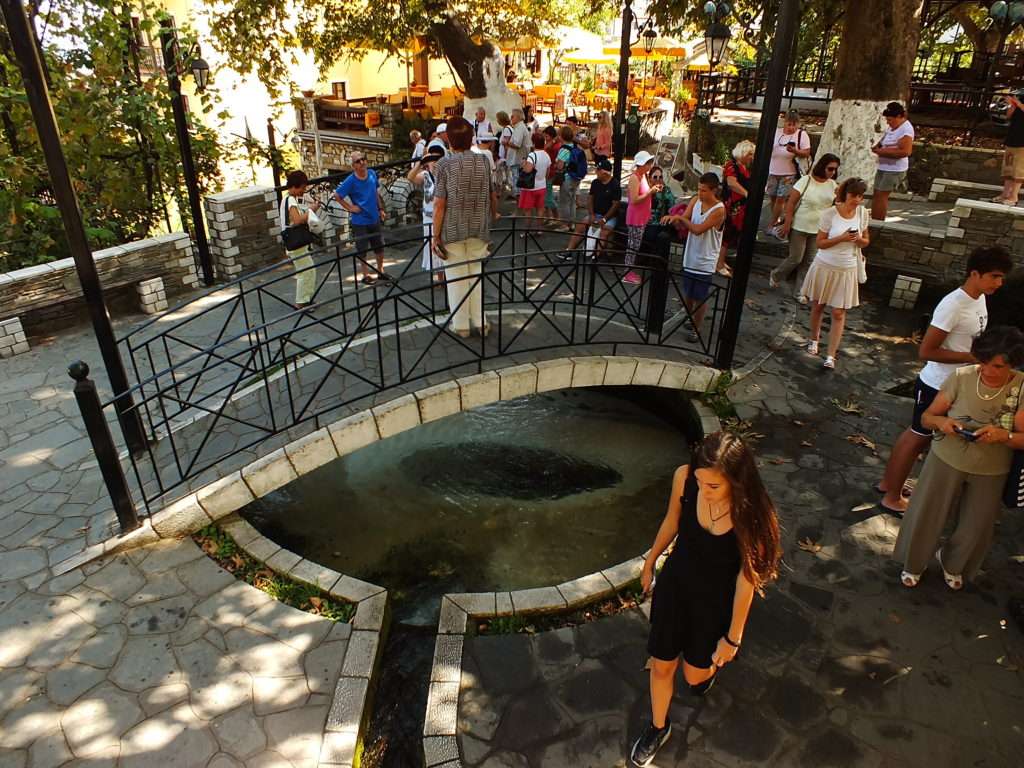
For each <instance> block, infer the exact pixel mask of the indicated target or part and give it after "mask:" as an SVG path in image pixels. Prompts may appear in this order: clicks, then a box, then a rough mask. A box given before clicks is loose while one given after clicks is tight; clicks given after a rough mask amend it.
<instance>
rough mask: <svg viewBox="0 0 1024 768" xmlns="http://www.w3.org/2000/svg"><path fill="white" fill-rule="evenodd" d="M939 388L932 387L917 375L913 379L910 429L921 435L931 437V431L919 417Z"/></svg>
mask: <svg viewBox="0 0 1024 768" xmlns="http://www.w3.org/2000/svg"><path fill="white" fill-rule="evenodd" d="M937 394H939V390H937V389H933V388H932V387H929V386H928V385H927V384H925V383H924V382H923V381H921V378H920V377H918V378H917V379H916V380H915V381H914V418H913V419H912V420H911V422H910V431H911V432H913V433H914V434H915V435H920V436H921V437H931V436H932V431H931V430H930V429H928V428H926V427H924V426H923V425H922V424H921V417H922V416H923V415H924V412H925V411H927V410H928V408H929V406H931V404H932V402H933V401H934V400H935V396H936V395H937Z"/></svg>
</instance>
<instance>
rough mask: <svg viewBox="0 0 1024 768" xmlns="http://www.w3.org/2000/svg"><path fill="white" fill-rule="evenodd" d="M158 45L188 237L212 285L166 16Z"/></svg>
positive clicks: (169, 22) (173, 44) (175, 48)
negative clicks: (183, 191)
mask: <svg viewBox="0 0 1024 768" xmlns="http://www.w3.org/2000/svg"><path fill="white" fill-rule="evenodd" d="M160 47H161V48H163V50H164V70H165V71H166V72H167V85H168V87H169V88H170V90H171V110H172V111H173V112H174V130H175V133H176V134H177V137H178V149H179V150H180V151H181V173H182V176H183V177H184V178H185V189H186V190H188V206H189V210H191V211H192V233H193V234H192V240H193V241H194V242H195V244H196V250H197V251H199V266H200V268H201V269H202V271H203V282H204V283H206V284H207V285H213V259H212V258H211V257H210V245H209V243H207V241H206V222H205V220H204V217H203V205H202V202H201V201H200V199H199V180H198V179H197V178H196V167H195V163H194V162H193V161H192V140H191V139H190V138H189V134H188V118H187V117H186V115H185V102H184V100H183V99H182V95H181V78H180V77H178V67H179V66H180V63H179V61H178V33H177V32H176V31H175V29H174V21H173V20H172V19H170V18H168V17H166V16H165V17H164V18H162V19H160Z"/></svg>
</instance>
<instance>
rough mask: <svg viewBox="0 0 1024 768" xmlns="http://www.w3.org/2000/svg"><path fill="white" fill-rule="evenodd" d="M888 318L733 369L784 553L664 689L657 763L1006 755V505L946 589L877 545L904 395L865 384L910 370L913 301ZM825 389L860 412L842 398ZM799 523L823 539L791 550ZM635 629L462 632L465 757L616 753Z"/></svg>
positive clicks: (635, 625) (1023, 746) (904, 761)
mask: <svg viewBox="0 0 1024 768" xmlns="http://www.w3.org/2000/svg"><path fill="white" fill-rule="evenodd" d="M755 295H756V292H755ZM803 312H805V310H804V311H802V312H801V314H800V315H799V320H800V324H801V326H802V324H803V323H806V318H805V317H804V316H803ZM901 318H902V320H903V324H904V327H903V328H902V332H900V331H899V330H897V331H894V330H893V326H892V322H893V319H894V318H893V317H890V316H887V315H886V314H885V313H884V312H883V311H881V310H879V309H878V308H877V307H868V308H866V309H865V310H862V311H859V312H854V313H851V317H850V319H851V323H850V325H851V328H850V330H849V331H848V334H849V336H848V340H847V342H846V343H845V346H844V348H843V350H842V356H841V357H840V359H839V369H838V370H837V371H836V372H835V373H832V374H829V373H825V372H824V371H822V369H821V368H820V359H818V360H814V359H811V358H808V357H807V356H805V355H804V354H803V353H802V352H801V351H800V350H799V349H798V348H797V346H796V345H797V342H798V341H799V340H800V338H801V336H800V333H798V332H797V331H796V330H794V332H793V333H792V334H790V335H789V337H788V338H787V339H786V342H785V345H784V347H783V350H782V351H781V352H780V353H779V354H778V355H776V356H774V357H773V358H771V359H769V360H767V361H766V362H764V363H763V364H762V365H761V366H760V368H759V370H758V371H757V372H756V373H754V374H753V375H751V376H749V377H748V378H745V379H743V380H742V381H740V382H738V383H736V384H735V385H733V387H732V388H731V390H730V395H731V396H732V398H733V399H734V401H736V402H737V403H738V405H737V410H738V411H739V413H740V415H741V416H742V417H743V418H745V419H748V420H749V421H750V430H751V431H753V432H755V433H757V434H759V435H760V437H759V438H758V440H757V446H758V453H759V457H760V459H761V461H762V463H763V467H762V472H763V474H764V477H765V480H766V482H767V484H768V486H769V490H770V492H771V493H772V496H773V498H774V499H775V501H776V503H777V504H778V506H779V509H780V514H781V517H782V522H783V526H784V534H783V535H784V544H785V568H784V572H783V576H782V578H781V579H780V581H779V583H778V585H777V586H774V587H772V588H771V589H770V590H769V593H768V597H767V599H766V600H757V601H756V603H755V607H754V610H753V613H752V616H751V620H750V622H751V623H750V626H749V630H748V632H747V634H746V637H745V642H744V646H745V647H744V649H743V652H742V653H741V654H740V656H739V659H738V661H737V662H736V663H735V664H734V665H733V666H731V667H728V668H726V670H725V671H724V672H723V674H722V677H721V680H720V681H718V683H717V684H716V686H715V687H714V688H713V689H712V691H711V692H710V694H709V695H708V697H707V698H706V699H703V700H700V699H694V698H693V697H691V696H689V694H688V693H681V694H679V695H677V697H676V699H675V701H674V703H673V707H672V720H673V722H674V723H675V728H676V731H675V734H674V736H673V737H672V741H671V742H670V743H669V744H668V745H667V746H666V748H665V749H664V751H663V752H662V753H661V754H660V755H659V758H658V759H657V760H656V761H655V762H654V765H655V766H661V767H663V768H664V767H666V766H683V765H685V766H687V767H688V768H694V767H701V768H710V767H711V766H742V765H755V764H757V765H761V764H771V765H780V766H794V767H795V766H815V768H818V767H819V766H820V767H825V766H850V767H854V766H856V767H857V768H860V767H861V766H872V767H881V766H884V767H885V768H896V767H897V766H901V767H902V766H906V767H907V768H910V767H911V766H915V767H916V766H935V767H938V766H949V767H950V768H953V767H956V768H959V767H960V766H967V765H977V766H986V767H994V766H1016V765H1020V755H1021V754H1022V753H1024V685H1022V683H1024V673H1022V672H1021V667H1022V666H1024V636H1022V633H1021V630H1020V628H1018V627H1017V626H1016V625H1014V624H1013V622H1012V620H1010V617H1009V616H1008V615H1007V613H1006V610H1005V606H1006V600H1007V598H1008V597H1010V596H1011V595H1013V594H1017V595H1020V594H1022V593H1024V566H1021V565H1020V564H1019V563H1017V562H1014V561H1012V560H1011V559H1010V558H1011V556H1012V555H1019V554H1020V553H1024V521H1022V518H1021V517H1020V516H1019V515H1007V516H1006V517H1005V518H1004V519H1003V521H1002V523H1001V525H1000V527H999V531H998V534H997V543H996V546H995V547H994V548H993V551H992V553H991V555H990V557H989V560H988V564H987V573H986V575H985V576H984V578H982V579H980V580H979V581H978V582H977V583H976V584H975V585H971V586H969V587H968V588H967V589H966V590H965V591H964V592H963V593H960V594H952V593H950V592H949V591H948V590H947V589H946V588H945V586H944V585H943V583H942V580H941V576H940V575H937V574H936V570H935V568H932V569H931V570H930V571H929V572H928V573H927V575H926V577H925V579H924V581H923V582H922V584H921V586H920V587H919V588H918V589H917V590H916V591H915V592H909V591H907V590H906V589H904V588H903V587H901V586H899V585H898V583H897V576H898V573H899V568H898V566H897V565H896V564H895V563H892V562H891V561H890V560H889V559H888V556H889V553H890V552H891V549H892V544H893V542H894V540H895V535H896V533H897V531H898V525H899V521H898V519H896V518H894V517H892V516H890V515H887V514H881V513H880V509H879V508H878V507H876V506H866V505H869V504H873V503H875V502H876V501H877V497H876V496H875V495H874V493H873V492H872V491H871V490H870V488H871V484H872V483H873V482H874V481H876V480H877V479H878V475H879V472H880V470H881V467H882V466H883V464H884V458H885V455H886V454H885V449H886V446H887V445H889V444H891V441H892V440H893V439H894V438H895V436H896V434H897V433H898V432H899V431H900V430H901V429H902V428H903V425H904V423H905V421H906V419H907V417H908V415H909V410H910V409H909V404H910V401H909V400H908V399H904V398H898V397H895V396H893V395H889V394H885V393H884V392H882V391H880V390H879V387H880V386H884V387H885V388H888V387H889V386H891V385H892V384H894V383H897V382H905V381H909V380H910V379H912V377H913V376H914V374H915V373H916V366H917V363H916V361H915V360H914V355H913V352H914V347H913V345H912V344H910V343H909V342H907V341H906V340H901V336H902V335H903V333H905V332H907V331H909V330H910V329H909V327H906V323H907V322H908V321H909V320H910V318H908V317H907V316H905V315H903V316H899V315H897V316H896V317H895V320H896V321H897V322H898V321H899V320H900V319H901ZM803 327H805V326H803ZM883 328H885V329H886V330H885V331H883V330H881V329H883ZM897 328H898V326H897ZM894 342H895V343H894ZM832 398H835V399H836V401H837V402H838V403H841V404H846V403H848V402H849V401H851V400H852V401H854V402H855V403H856V404H857V405H859V407H860V408H861V409H862V411H863V414H862V415H856V414H846V413H843V412H842V411H840V410H839V409H838V408H837V407H836V405H835V404H834V403H832V402H831V401H832ZM853 435H866V436H868V437H869V438H870V439H871V440H873V441H875V442H877V443H878V446H879V450H878V455H876V454H875V452H873V451H871V450H869V449H868V448H865V447H862V446H859V445H854V444H852V443H850V442H849V440H848V437H850V436H853ZM653 535H654V531H653V530H652V531H651V536H652V538H653ZM807 539H810V541H811V542H812V543H813V545H814V546H813V547H811V548H812V549H817V548H818V547H819V546H820V549H818V550H817V551H814V552H808V551H804V550H803V549H801V547H800V546H799V544H798V542H799V541H801V540H807ZM645 640H646V620H645V619H644V617H643V616H641V615H640V614H639V613H627V614H622V615H619V616H616V617H613V618H607V619H603V620H600V621H597V622H595V623H592V624H588V625H585V626H581V627H578V628H575V629H573V628H567V629H561V630H558V631H553V632H546V633H541V634H539V635H537V636H533V637H531V636H527V635H514V636H488V637H476V638H472V639H470V640H468V641H467V652H466V654H465V656H464V663H463V671H464V676H463V688H462V692H461V696H460V711H459V712H460V713H459V717H460V720H459V725H460V730H461V735H460V747H461V750H462V756H463V758H464V761H465V765H467V766H473V767H476V766H479V767H480V768H556V767H558V766H569V765H571V766H580V767H581V768H610V767H611V766H623V765H625V756H626V754H627V747H628V745H629V744H630V743H631V741H632V739H635V738H636V735H637V734H638V731H639V729H640V727H641V722H642V719H643V718H644V717H647V716H648V714H647V713H648V711H649V710H648V699H647V679H646V674H645V673H644V672H643V671H641V666H642V665H643V663H644V661H645V658H646V654H645Z"/></svg>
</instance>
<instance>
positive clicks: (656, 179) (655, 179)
mask: <svg viewBox="0 0 1024 768" xmlns="http://www.w3.org/2000/svg"><path fill="white" fill-rule="evenodd" d="M651 181H661V176H651Z"/></svg>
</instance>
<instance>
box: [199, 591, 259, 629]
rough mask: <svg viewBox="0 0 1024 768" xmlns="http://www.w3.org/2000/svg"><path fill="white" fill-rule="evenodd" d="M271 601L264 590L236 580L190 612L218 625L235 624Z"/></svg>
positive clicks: (240, 622) (241, 621) (238, 623)
mask: <svg viewBox="0 0 1024 768" xmlns="http://www.w3.org/2000/svg"><path fill="white" fill-rule="evenodd" d="M273 602H275V600H274V598H272V597H271V596H270V595H268V594H267V593H266V592H261V591H260V590H258V589H256V587H253V586H250V585H248V584H246V583H245V582H242V581H237V580H236V581H235V582H234V583H233V584H228V585H227V586H226V587H224V589H222V590H220V591H219V592H215V593H214V594H213V595H211V596H210V597H208V598H207V599H206V600H204V601H203V602H201V603H199V605H197V606H196V607H195V609H194V610H193V611H192V613H193V615H194V616H198V617H200V618H203V619H207V620H209V621H211V622H213V623H215V624H218V625H222V626H237V625H240V624H242V623H243V622H244V621H245V618H246V617H247V616H249V614H251V613H253V611H256V610H257V609H259V608H261V607H263V606H265V605H268V604H270V603H273Z"/></svg>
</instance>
